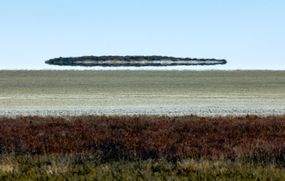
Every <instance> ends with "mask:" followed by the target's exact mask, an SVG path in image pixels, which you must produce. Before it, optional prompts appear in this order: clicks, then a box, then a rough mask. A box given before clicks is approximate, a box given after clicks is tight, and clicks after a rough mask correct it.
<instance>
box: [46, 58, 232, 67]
mask: <svg viewBox="0 0 285 181" xmlns="http://www.w3.org/2000/svg"><path fill="white" fill-rule="evenodd" d="M46 63H47V64H50V65H62V66H89V67H90V66H103V67H118V66H133V67H141V66H178V65H189V66H191V65H223V64H226V63H227V61H226V60H224V59H214V58H203V59H198V58H178V57H167V56H83V57H66V58H63V57H59V58H54V59H50V60H47V61H46Z"/></svg>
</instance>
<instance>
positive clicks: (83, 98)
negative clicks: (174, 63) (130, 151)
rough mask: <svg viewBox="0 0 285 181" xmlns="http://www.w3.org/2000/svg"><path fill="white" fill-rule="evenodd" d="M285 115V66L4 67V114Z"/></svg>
mask: <svg viewBox="0 0 285 181" xmlns="http://www.w3.org/2000/svg"><path fill="white" fill-rule="evenodd" d="M87 114H88V115H102V114H105V115H134V114H152V115H190V114H194V115H202V116H225V115H247V114H256V115H264V116H266V115H284V114H285V71H0V116H18V115H60V116H62V115H63V116H70V115H87Z"/></svg>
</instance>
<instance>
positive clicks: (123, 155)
mask: <svg viewBox="0 0 285 181" xmlns="http://www.w3.org/2000/svg"><path fill="white" fill-rule="evenodd" d="M0 153H1V154H11V153H12V154H16V155H24V154H31V155H37V154H53V153H59V154H62V153H63V154H69V153H70V154H81V153H96V154H98V156H100V159H101V160H102V161H104V160H105V161H108V160H132V159H140V160H141V159H149V158H166V159H168V160H171V161H176V160H179V159H182V158H194V159H195V158H197V159H220V158H226V159H231V160H235V159H239V158H241V159H247V158H250V159H251V160H253V161H255V160H257V161H258V160H262V161H266V160H270V161H272V160H275V161H276V162H279V163H284V160H285V117H284V116H283V117H282V116H280V117H277V116H272V117H257V116H246V117H213V118H210V117H196V116H185V117H157V116H81V117H68V118H62V117H17V118H0Z"/></svg>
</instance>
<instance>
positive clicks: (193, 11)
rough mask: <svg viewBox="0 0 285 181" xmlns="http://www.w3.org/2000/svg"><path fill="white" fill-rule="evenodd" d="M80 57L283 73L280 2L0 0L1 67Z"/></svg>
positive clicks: (283, 5) (284, 29) (284, 33)
mask: <svg viewBox="0 0 285 181" xmlns="http://www.w3.org/2000/svg"><path fill="white" fill-rule="evenodd" d="M82 55H167V56H179V57H197V58H225V59H227V60H228V61H229V64H228V65H227V66H225V67H224V69H284V70H285V1H284V0H235V1H234V0H176V1H175V0H1V1H0V69H13V68H18V69H19V68H23V69H41V68H48V66H46V65H44V61H45V60H46V59H50V58H54V57H59V56H63V57H64V56H82ZM51 68H52V67H51Z"/></svg>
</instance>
